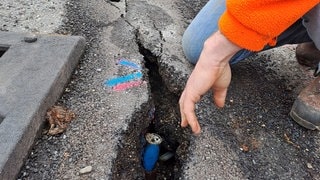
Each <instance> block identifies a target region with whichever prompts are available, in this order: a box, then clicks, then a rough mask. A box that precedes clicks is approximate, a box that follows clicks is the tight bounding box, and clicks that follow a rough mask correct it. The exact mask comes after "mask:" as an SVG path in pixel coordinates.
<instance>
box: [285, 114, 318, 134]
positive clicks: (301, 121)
mask: <svg viewBox="0 0 320 180" xmlns="http://www.w3.org/2000/svg"><path fill="white" fill-rule="evenodd" d="M289 115H290V116H291V118H292V119H293V120H294V121H295V122H297V123H298V124H299V125H301V126H303V127H305V128H307V129H310V130H320V127H319V126H316V125H314V124H312V123H310V122H308V121H306V120H304V119H303V118H302V117H300V116H299V115H298V114H297V113H295V112H294V111H293V110H291V111H290V113H289Z"/></svg>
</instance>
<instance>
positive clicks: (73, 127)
mask: <svg viewBox="0 0 320 180" xmlns="http://www.w3.org/2000/svg"><path fill="white" fill-rule="evenodd" d="M205 2H206V1H202V0H199V1H188V0H175V1H167V0H166V1H154V0H151V1H141V0H126V1H125V0H121V1H120V2H111V1H106V0H94V1H90V2H89V1H84V0H80V1H43V2H39V4H38V5H39V6H35V5H33V6H31V5H29V4H27V3H24V4H14V5H13V4H12V2H11V1H6V2H4V3H1V6H2V7H4V8H3V10H1V15H2V16H3V17H4V18H3V19H2V20H1V30H3V31H14V32H21V31H22V32H37V33H58V34H63V35H77V36H78V35H80V36H83V37H84V38H85V39H86V43H87V44H86V50H85V52H84V55H83V57H82V58H81V59H80V62H79V65H78V66H77V67H76V68H75V70H74V72H73V74H72V76H71V79H70V82H69V84H68V85H67V86H66V87H65V91H64V93H63V94H62V96H61V98H60V99H59V100H58V101H57V102H56V105H61V106H64V107H67V108H68V109H70V110H73V111H74V112H75V114H76V119H75V120H74V121H72V122H71V123H70V125H69V126H68V128H67V130H66V131H65V132H64V133H63V134H61V135H56V136H50V135H48V134H46V133H45V130H47V129H48V126H47V125H46V124H44V126H43V129H40V130H39V131H40V132H42V131H43V132H44V133H42V134H41V135H39V137H38V138H37V139H35V143H34V146H33V148H32V149H31V150H30V151H29V156H28V157H27V158H26V160H25V165H24V166H23V167H22V168H21V170H20V173H19V174H17V178H18V179H143V177H144V171H143V169H142V167H141V163H140V152H141V144H140V138H141V133H142V132H143V131H144V130H145V129H146V128H147V127H148V126H149V124H150V122H151V121H150V115H149V114H148V113H149V112H150V110H151V109H152V108H153V107H155V111H156V112H155V115H157V117H156V122H157V125H156V126H155V127H156V131H157V132H158V133H160V134H163V136H166V138H167V142H168V145H170V142H176V144H178V145H177V147H175V148H176V149H175V151H174V153H175V157H174V160H175V161H173V162H171V164H170V163H169V164H166V163H162V162H159V165H158V177H159V178H160V179H164V178H166V179H320V175H319V172H320V169H319V164H320V160H319V145H320V139H319V137H320V136H319V132H318V131H309V130H306V129H304V128H302V127H300V126H299V125H297V124H296V123H295V122H294V121H292V120H291V119H290V118H289V116H288V112H289V110H290V108H291V105H292V103H293V101H294V99H295V97H296V96H297V94H298V93H299V92H300V90H301V89H302V88H303V87H304V86H305V85H307V84H308V82H310V80H312V78H313V77H312V70H309V69H308V68H306V67H303V66H300V65H299V64H298V63H297V62H296V60H295V54H294V51H295V46H294V45H290V46H284V47H281V48H277V49H274V50H270V51H266V52H263V53H260V54H257V55H255V56H253V57H251V58H249V59H248V60H246V61H245V62H241V63H239V64H237V65H234V66H233V67H232V72H233V79H232V82H231V85H230V89H229V93H228V97H227V104H226V107H225V108H223V109H217V108H215V107H214V105H213V103H212V101H211V95H210V94H209V93H208V94H207V95H206V96H204V97H203V99H202V101H201V102H199V103H198V105H197V114H198V117H199V120H200V123H201V125H202V128H203V131H202V133H201V135H200V136H193V135H192V134H191V133H190V131H189V129H181V128H180V127H179V112H178V110H177V107H176V106H177V99H178V97H179V94H180V93H181V91H182V89H183V87H184V84H185V82H186V80H187V77H188V75H189V74H190V72H191V71H192V67H193V66H192V65H191V64H189V63H188V62H187V61H186V60H185V58H184V56H183V53H182V50H181V44H180V41H181V36H182V34H183V31H184V29H185V28H186V27H187V25H188V23H190V21H191V20H192V18H193V17H194V16H195V14H196V13H197V11H198V10H199V9H200V8H201V6H202V5H203V4H204V3H205ZM33 3H35V4H36V2H33ZM61 5H63V6H61ZM30 7H37V8H39V11H36V10H34V9H32V8H31V10H30ZM40 9H46V10H44V11H40ZM19 10H24V11H21V13H17V11H19ZM29 10H30V13H29ZM51 10H52V11H51ZM7 12H9V15H11V16H9V15H7V14H8V13H7ZM44 12H46V13H49V12H50V13H51V17H52V18H50V19H47V18H41V17H45V16H44V15H43V14H45V13H44ZM29 14H30V16H27V15H29ZM12 17H14V18H12ZM32 17H33V18H32ZM35 17H38V18H35ZM26 20H28V21H26ZM25 24H28V25H25ZM49 24H50V28H49V29H50V30H51V31H50V30H48V29H46V28H48V27H49ZM21 27H24V28H21ZM26 27H28V28H26ZM121 58H125V59H128V60H130V61H132V62H134V63H136V64H138V65H140V66H141V67H142V69H141V70H137V69H133V68H128V67H125V66H121V65H119V64H118V63H117V62H118V60H119V59H121ZM135 72H142V73H143V79H141V81H142V83H140V84H139V85H138V86H135V87H132V88H128V89H126V90H122V91H116V90H115V89H113V88H112V87H108V86H106V85H105V84H104V82H105V81H107V80H110V79H113V78H116V77H121V76H124V75H127V74H130V73H135ZM152 73H154V74H156V75H155V76H153V75H152ZM155 77H158V78H155ZM159 77H160V78H159ZM159 87H165V88H166V89H163V91H162V93H161V92H160V93H159V91H158V90H159V89H160V88H159ZM164 92H166V93H164ZM43 121H45V118H43ZM0 125H1V124H0ZM170 137H171V138H172V139H173V140H172V139H171V138H170ZM173 144H174V143H173ZM167 150H168V149H167ZM21 158H23V157H21ZM85 167H92V170H91V171H89V172H87V173H85V174H80V170H81V169H82V168H85ZM165 167H168V168H171V169H172V170H171V171H170V170H167V169H165ZM89 169H90V168H89ZM168 172H170V175H168ZM166 173H167V174H166Z"/></svg>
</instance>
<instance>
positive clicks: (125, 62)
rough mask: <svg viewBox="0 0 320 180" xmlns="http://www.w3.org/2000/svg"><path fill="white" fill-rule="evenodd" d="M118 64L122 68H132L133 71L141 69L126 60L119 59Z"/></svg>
mask: <svg viewBox="0 0 320 180" xmlns="http://www.w3.org/2000/svg"><path fill="white" fill-rule="evenodd" d="M119 64H120V65H123V66H127V67H130V68H133V69H138V70H140V69H141V67H140V66H139V65H138V64H136V63H134V62H132V61H129V60H126V59H120V60H119Z"/></svg>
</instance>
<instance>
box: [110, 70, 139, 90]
mask: <svg viewBox="0 0 320 180" xmlns="http://www.w3.org/2000/svg"><path fill="white" fill-rule="evenodd" d="M142 75H143V74H142V73H141V72H135V73H132V74H128V75H125V76H120V77H116V78H113V79H109V80H106V81H105V82H104V85H106V86H109V87H112V86H115V85H117V84H121V83H125V82H129V81H132V80H135V79H141V78H142Z"/></svg>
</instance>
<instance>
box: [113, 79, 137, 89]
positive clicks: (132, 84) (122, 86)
mask: <svg viewBox="0 0 320 180" xmlns="http://www.w3.org/2000/svg"><path fill="white" fill-rule="evenodd" d="M142 82H143V81H141V80H137V81H131V82H126V83H122V84H118V85H116V86H113V87H112V89H113V90H114V91H123V90H126V89H128V88H132V87H136V86H140V85H141V84H142Z"/></svg>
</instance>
